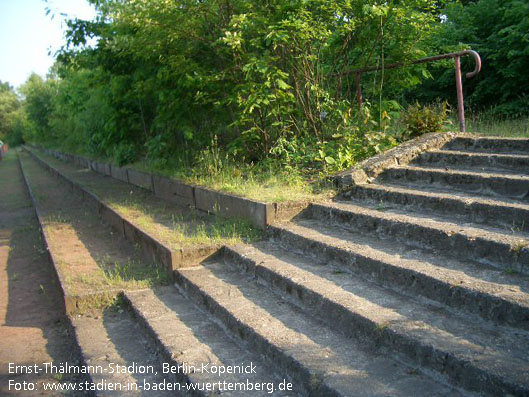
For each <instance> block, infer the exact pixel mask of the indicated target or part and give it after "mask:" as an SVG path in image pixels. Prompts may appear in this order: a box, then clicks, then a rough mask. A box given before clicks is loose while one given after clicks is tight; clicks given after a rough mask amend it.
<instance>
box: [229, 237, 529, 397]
mask: <svg viewBox="0 0 529 397" xmlns="http://www.w3.org/2000/svg"><path fill="white" fill-rule="evenodd" d="M224 261H225V263H226V264H227V265H232V266H233V265H235V266H237V267H238V268H239V269H242V270H243V271H244V272H246V274H249V275H251V276H254V277H257V278H258V279H259V280H260V281H262V282H264V283H265V284H266V285H267V286H268V287H269V288H271V289H273V290H274V291H275V292H276V293H279V294H280V295H282V296H283V297H285V298H286V299H289V300H291V301H293V302H294V303H296V304H298V305H299V306H300V307H302V308H303V310H305V311H306V312H308V313H310V314H312V315H315V316H316V317H319V318H320V319H321V320H322V321H324V322H326V323H327V324H333V329H339V330H341V331H342V332H343V333H344V334H346V335H347V336H349V337H352V338H360V339H362V340H365V339H370V340H371V341H372V343H374V344H379V343H380V344H382V345H384V346H385V347H387V348H389V349H392V350H395V351H396V352H398V353H400V354H403V355H406V356H407V357H408V358H409V359H410V360H412V361H413V362H415V363H420V364H421V365H422V366H427V367H429V368H430V369H433V370H435V371H439V372H441V373H442V374H443V375H444V376H447V377H449V378H450V379H451V380H453V381H454V382H456V383H458V384H459V385H460V386H464V387H465V388H467V389H472V390H475V391H477V392H481V393H491V394H496V395H497V394H503V393H513V394H520V393H525V392H527V391H529V373H524V372H525V370H526V368H527V367H528V364H529V353H528V352H529V349H528V348H529V332H527V331H521V330H519V329H514V328H509V327H500V326H497V325H496V324H494V323H492V322H490V321H483V320H481V319H479V318H477V317H475V316H469V315H468V314H464V313H457V312H453V311H451V310H447V309H446V308H443V307H442V305H439V304H436V303H433V302H431V303H429V302H426V301H425V300H424V299H410V298H409V297H408V296H405V295H402V294H399V293H396V292H394V291H392V290H389V289H387V288H381V287H379V286H377V285H376V284H374V283H372V282H369V281H365V280H362V279H360V278H357V277H352V276H351V274H350V273H346V272H343V271H340V270H341V269H340V268H339V267H334V266H332V265H327V266H322V265H321V264H318V263H316V262H314V261H312V260H310V259H309V258H307V257H306V256H304V255H300V254H295V253H292V252H291V251H287V250H284V249H281V248H278V247H277V245H276V244H273V243H269V242H268V243H266V242H265V243H258V244H255V245H254V246H253V247H252V246H239V247H234V248H230V249H226V250H225V254H224ZM477 356H479V357H480V359H479V360H475V357H477ZM500 357H501V358H500ZM478 373H480V376H478V377H476V374H478ZM514 374H518V375H514ZM522 374H523V375H522ZM513 375H514V376H513Z"/></svg>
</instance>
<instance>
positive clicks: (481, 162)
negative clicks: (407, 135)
mask: <svg viewBox="0 0 529 397" xmlns="http://www.w3.org/2000/svg"><path fill="white" fill-rule="evenodd" d="M413 163H414V164H419V165H421V166H428V165H432V166H438V167H439V166H449V167H454V166H456V167H465V168H474V169H477V170H481V171H490V172H494V171H496V170H498V169H500V170H501V169H503V170H506V171H511V172H513V171H514V172H516V173H519V174H524V175H527V174H529V155H528V154H523V155H522V154H498V153H481V152H471V151H455V150H431V151H429V152H424V153H422V154H421V155H420V156H418V157H417V158H416V159H415V160H414V161H413Z"/></svg>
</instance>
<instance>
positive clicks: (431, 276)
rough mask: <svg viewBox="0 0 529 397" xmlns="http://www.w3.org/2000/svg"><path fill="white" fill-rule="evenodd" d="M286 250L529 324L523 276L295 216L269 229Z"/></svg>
mask: <svg viewBox="0 0 529 397" xmlns="http://www.w3.org/2000/svg"><path fill="white" fill-rule="evenodd" d="M270 235H271V237H272V239H273V240H274V241H275V242H276V243H277V244H280V245H281V246H282V247H283V248H285V249H287V250H292V251H296V252H299V253H304V254H305V255H307V256H310V257H311V258H313V259H314V260H315V261H318V262H320V263H332V264H335V265H337V266H341V267H342V268H343V269H345V271H349V272H353V273H354V274H355V277H356V276H359V277H364V278H367V279H369V280H372V281H375V282H376V283H378V284H379V285H382V286H385V287H390V288H393V289H395V290H397V291H401V292H403V293H406V294H408V295H410V296H415V295H420V296H423V297H425V298H428V299H431V300H435V301H437V302H440V303H442V304H445V305H447V306H450V307H452V308H455V309H461V310H464V311H467V312H469V313H473V314H476V315H479V316H481V317H482V318H484V319H489V320H493V321H496V322H497V323H499V324H509V325H511V326H514V327H517V328H521V329H529V294H528V293H527V291H529V280H528V278H527V277H526V276H521V275H516V274H508V273H506V272H502V271H499V270H497V269H494V268H491V267H487V266H484V265H481V264H476V263H474V262H465V261H462V260H459V259H452V258H449V257H446V256H445V255H443V254H442V253H440V252H436V253H432V252H428V251H424V250H420V249H410V248H409V247H408V246H405V245H403V244H401V243H399V242H395V241H392V240H388V239H380V238H377V237H371V236H366V235H364V234H361V233H351V232H348V231H345V230H340V229H338V228H336V227H332V225H328V223H325V222H320V221H315V220H310V219H309V220H307V219H301V220H297V221H296V222H295V223H293V222H291V223H288V224H284V225H276V226H273V227H271V228H270Z"/></svg>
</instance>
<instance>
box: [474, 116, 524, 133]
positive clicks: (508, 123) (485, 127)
mask: <svg viewBox="0 0 529 397" xmlns="http://www.w3.org/2000/svg"><path fill="white" fill-rule="evenodd" d="M467 131H468V132H472V133H476V134H479V135H493V136H504V137H520V138H529V117H522V118H518V119H502V118H499V117H497V116H488V115H480V114H478V115H473V116H471V117H469V118H468V119H467Z"/></svg>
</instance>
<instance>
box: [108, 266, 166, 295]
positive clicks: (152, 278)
mask: <svg viewBox="0 0 529 397" xmlns="http://www.w3.org/2000/svg"><path fill="white" fill-rule="evenodd" d="M103 274H104V279H105V281H106V283H107V284H108V285H109V286H114V287H123V288H125V289H136V288H150V287H153V286H156V285H166V284H169V282H170V279H169V275H168V274H167V271H166V270H164V269H163V268H162V267H161V266H160V265H156V264H152V265H145V264H141V263H138V262H134V261H130V260H129V261H128V262H126V263H117V262H114V264H112V265H110V266H109V265H108V264H107V265H106V266H105V268H104V269H103Z"/></svg>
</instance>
